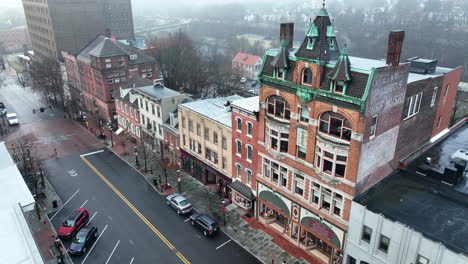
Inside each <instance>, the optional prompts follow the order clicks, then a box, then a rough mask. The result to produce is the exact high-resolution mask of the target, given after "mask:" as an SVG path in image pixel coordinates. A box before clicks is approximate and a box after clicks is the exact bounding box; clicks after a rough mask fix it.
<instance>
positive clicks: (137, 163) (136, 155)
mask: <svg viewBox="0 0 468 264" xmlns="http://www.w3.org/2000/svg"><path fill="white" fill-rule="evenodd" d="M134 149H135V151H134V152H135V164H136V166H137V167H140V163H139V162H138V149H137V147H136V146H135V147H134Z"/></svg>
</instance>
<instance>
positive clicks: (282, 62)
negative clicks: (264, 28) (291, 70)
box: [271, 40, 289, 68]
mask: <svg viewBox="0 0 468 264" xmlns="http://www.w3.org/2000/svg"><path fill="white" fill-rule="evenodd" d="M288 57H289V51H288V43H287V42H286V40H282V41H281V50H280V52H279V53H278V55H276V57H275V58H274V59H273V61H272V62H271V65H272V66H273V67H275V68H288V66H289V63H288Z"/></svg>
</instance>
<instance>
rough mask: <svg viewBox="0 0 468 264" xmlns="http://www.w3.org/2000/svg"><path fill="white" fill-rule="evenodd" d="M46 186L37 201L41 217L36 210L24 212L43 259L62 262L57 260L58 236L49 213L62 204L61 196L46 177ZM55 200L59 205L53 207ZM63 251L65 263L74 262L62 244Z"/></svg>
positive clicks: (52, 262)
mask: <svg viewBox="0 0 468 264" xmlns="http://www.w3.org/2000/svg"><path fill="white" fill-rule="evenodd" d="M44 180H45V188H42V187H39V193H43V195H40V196H41V197H40V199H38V200H37V201H36V204H37V205H38V206H39V212H40V219H38V216H37V212H36V210H33V211H30V212H27V213H25V214H24V216H25V218H26V221H27V222H28V226H29V229H30V230H31V233H32V234H33V237H34V240H35V241H36V245H37V246H38V248H39V252H40V253H41V256H42V259H43V260H44V263H46V264H56V263H60V262H58V260H57V255H58V254H59V252H58V250H57V249H56V247H55V244H54V240H55V237H56V236H57V233H56V232H55V229H54V227H53V226H52V223H51V222H50V221H49V218H48V217H47V214H50V213H53V212H55V211H57V210H58V209H59V208H60V206H61V205H62V201H61V199H60V197H58V195H57V193H55V191H54V190H53V188H52V186H51V185H50V184H49V182H48V181H47V178H46V177H44ZM53 201H57V207H56V208H54V207H53ZM62 253H63V254H64V262H63V263H72V261H71V259H70V256H69V255H68V254H67V252H66V250H65V248H64V247H63V245H62Z"/></svg>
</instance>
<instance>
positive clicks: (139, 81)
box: [120, 74, 153, 89]
mask: <svg viewBox="0 0 468 264" xmlns="http://www.w3.org/2000/svg"><path fill="white" fill-rule="evenodd" d="M150 85H153V81H152V80H148V79H145V78H142V77H141V76H140V75H139V74H134V75H132V76H130V78H128V80H127V81H125V82H124V83H123V84H122V85H121V86H120V87H122V89H125V88H138V87H144V86H150Z"/></svg>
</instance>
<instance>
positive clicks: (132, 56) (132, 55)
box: [130, 54, 138, 60]
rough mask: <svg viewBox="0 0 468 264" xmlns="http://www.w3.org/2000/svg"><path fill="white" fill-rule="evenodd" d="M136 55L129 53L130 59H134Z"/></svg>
mask: <svg viewBox="0 0 468 264" xmlns="http://www.w3.org/2000/svg"><path fill="white" fill-rule="evenodd" d="M137 58H138V56H137V55H136V54H131V55H130V60H136V59H137Z"/></svg>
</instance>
